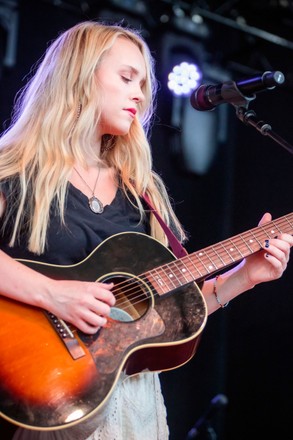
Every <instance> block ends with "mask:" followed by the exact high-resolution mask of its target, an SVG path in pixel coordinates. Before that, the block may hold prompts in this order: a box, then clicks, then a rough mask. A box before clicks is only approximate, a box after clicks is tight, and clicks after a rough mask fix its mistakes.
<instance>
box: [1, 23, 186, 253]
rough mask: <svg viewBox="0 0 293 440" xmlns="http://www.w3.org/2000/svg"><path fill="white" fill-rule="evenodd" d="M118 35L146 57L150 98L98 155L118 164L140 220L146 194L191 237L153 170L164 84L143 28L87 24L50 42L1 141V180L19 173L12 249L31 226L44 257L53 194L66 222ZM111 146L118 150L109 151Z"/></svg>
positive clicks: (31, 245)
mask: <svg viewBox="0 0 293 440" xmlns="http://www.w3.org/2000/svg"><path fill="white" fill-rule="evenodd" d="M118 37H124V38H127V39H129V40H130V41H132V42H133V43H134V44H136V45H137V47H138V48H139V49H140V51H141V53H142V55H143V57H144V59H145V65H146V72H147V76H146V82H145V84H144V90H143V92H144V95H145V100H144V102H143V103H140V104H139V118H135V120H134V122H133V123H132V125H131V128H130V131H129V133H128V134H127V135H125V136H113V137H111V138H109V137H106V136H105V140H104V147H106V148H104V149H102V151H92V152H91V153H92V155H93V157H96V159H97V161H101V160H103V161H104V162H106V163H107V164H108V165H109V166H112V167H114V168H115V169H116V171H117V173H118V174H119V176H120V179H121V182H122V187H123V189H124V191H125V193H127V192H129V191H130V193H131V194H132V195H133V196H134V198H135V200H136V203H137V206H138V209H139V210H140V213H141V218H143V216H144V215H145V214H144V209H143V206H142V203H141V199H140V197H141V196H142V195H143V194H144V193H146V194H148V195H149V197H150V199H151V201H152V203H153V206H154V207H155V208H156V210H157V211H158V212H160V214H161V216H162V217H163V218H164V220H165V221H166V223H167V224H168V225H170V224H171V225H172V228H173V230H174V232H175V233H176V234H177V236H178V237H179V238H180V240H183V239H184V238H185V235H184V231H183V229H182V227H181V225H180V223H179V221H178V219H177V217H176V216H175V214H174V211H173V209H172V207H171V204H170V201H169V198H168V195H167V191H166V188H165V186H164V184H163V182H162V180H161V178H160V177H159V176H158V175H157V174H156V173H155V172H154V171H153V170H152V157H151V151H150V145H149V142H148V139H147V136H148V132H149V128H150V125H151V122H152V115H153V113H154V97H155V94H156V89H157V83H156V80H155V76H154V62H153V58H152V56H151V54H150V51H149V49H148V46H147V45H146V43H145V42H144V40H143V38H142V37H141V36H140V35H139V33H138V32H137V31H133V30H130V29H125V28H124V27H122V26H120V25H110V26H109V25H106V24H103V23H97V22H94V21H93V22H92V21H86V22H83V23H80V24H78V25H76V26H74V27H72V28H71V29H69V30H68V31H65V32H64V33H62V34H61V35H60V36H59V37H58V38H57V39H56V40H55V41H54V42H53V43H52V44H51V45H50V46H49V48H48V49H47V51H46V53H45V55H44V57H43V59H42V60H41V61H40V62H39V65H38V69H37V70H36V73H35V75H34V76H33V77H32V78H31V80H30V81H29V82H28V84H27V86H26V87H25V88H24V89H23V90H22V91H21V93H20V94H19V96H18V99H17V101H16V105H15V110H14V114H13V120H12V124H11V126H10V128H9V129H8V130H7V131H6V132H5V133H4V134H3V136H2V138H1V139H0V181H3V180H5V179H11V178H12V179H13V178H16V177H18V178H19V194H18V196H17V197H18V200H17V205H18V208H17V210H16V217H15V223H14V228H13V232H12V236H11V240H10V246H13V245H14V244H15V242H16V240H17V239H18V237H19V234H20V231H21V229H22V228H23V226H24V224H25V226H26V227H27V228H28V237H29V241H28V249H29V250H30V251H32V252H35V253H38V254H40V253H42V252H44V250H45V246H46V232H47V228H48V224H49V220H50V207H51V205H52V201H53V200H54V199H55V200H56V202H57V207H58V209H59V213H60V218H61V221H62V223H64V206H65V199H66V192H67V185H68V179H69V176H70V173H71V171H72V168H73V165H74V162H75V161H76V160H77V161H80V162H81V163H83V164H86V159H85V158H86V153H87V151H88V148H89V145H90V144H91V143H90V140H91V139H93V138H94V135H95V132H96V128H97V124H98V123H99V109H100V102H101V101H100V99H101V98H100V96H99V90H98V87H97V86H96V84H95V71H96V69H97V68H98V66H99V63H101V61H102V57H103V55H104V54H105V53H106V52H107V51H108V50H109V49H110V48H111V47H112V46H113V44H114V43H115V41H116V39H117V38H118ZM107 145H108V146H109V145H110V146H111V147H112V148H111V149H107ZM102 147H103V145H102ZM24 213H26V217H25V215H24ZM7 215H9V212H8V213H7ZM27 221H28V224H27V223H26V222H27ZM6 222H7V217H6ZM150 222H151V235H152V236H153V237H155V238H157V239H158V240H160V241H162V242H163V243H165V244H167V243H166V237H165V235H164V233H163V231H162V229H161V227H160V226H159V224H158V222H157V220H156V219H155V218H154V216H153V215H151V216H150Z"/></svg>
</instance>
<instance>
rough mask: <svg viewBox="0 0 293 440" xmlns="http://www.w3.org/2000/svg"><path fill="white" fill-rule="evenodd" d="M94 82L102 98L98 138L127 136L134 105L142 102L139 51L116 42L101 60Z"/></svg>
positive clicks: (142, 64) (142, 63) (142, 66)
mask: <svg viewBox="0 0 293 440" xmlns="http://www.w3.org/2000/svg"><path fill="white" fill-rule="evenodd" d="M96 78H97V84H98V87H99V93H101V94H102V95H101V96H102V109H101V119H100V123H99V127H98V130H99V133H98V134H99V136H102V135H104V134H111V135H116V136H117V135H125V134H127V133H128V131H129V129H130V126H131V124H132V122H133V120H134V118H135V117H136V115H137V111H138V104H139V103H140V102H142V101H143V100H144V99H145V97H144V94H143V91H142V88H143V85H144V82H145V78H146V67H145V61H144V58H143V55H142V53H141V52H140V50H139V48H138V47H137V46H136V45H135V44H134V43H132V42H131V41H129V40H127V39H126V38H123V37H119V38H117V40H116V42H115V43H114V45H113V46H112V48H111V49H110V50H109V52H108V53H107V54H106V55H105V56H104V58H103V60H102V62H101V65H100V66H99V68H98V70H97V73H96Z"/></svg>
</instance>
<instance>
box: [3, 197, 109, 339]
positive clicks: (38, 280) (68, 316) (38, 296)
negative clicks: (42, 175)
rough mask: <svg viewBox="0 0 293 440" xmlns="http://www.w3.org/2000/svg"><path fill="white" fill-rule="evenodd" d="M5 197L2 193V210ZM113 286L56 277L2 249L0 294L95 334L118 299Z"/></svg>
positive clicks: (104, 322)
mask: <svg viewBox="0 0 293 440" xmlns="http://www.w3.org/2000/svg"><path fill="white" fill-rule="evenodd" d="M4 210H5V200H4V198H3V196H0V213H1V214H2V215H3V212H4ZM111 287H112V285H109V284H104V283H92V282H83V281H67V280H64V281H63V280H62V281H60V280H53V279H50V278H48V277H46V276H45V275H42V274H40V273H38V272H36V271H34V270H32V269H30V268H28V267H27V266H25V265H24V264H21V263H20V262H18V261H16V260H14V259H13V258H11V257H10V256H8V255H7V254H6V253H4V252H3V251H0V294H1V295H3V296H6V297H8V298H11V299H14V300H17V301H21V302H24V303H26V304H30V305H33V306H37V307H41V308H43V309H45V310H48V311H50V312H52V313H54V314H55V315H56V316H58V317H59V318H62V319H64V320H65V321H67V322H70V323H72V324H74V325H75V326H76V327H78V328H79V329H80V330H82V331H83V332H85V333H90V334H94V333H96V331H97V329H98V328H99V327H101V326H104V325H105V324H106V322H107V320H106V317H107V316H109V314H110V307H111V306H113V305H114V303H115V298H114V295H113V294H112V293H111V291H110V290H111Z"/></svg>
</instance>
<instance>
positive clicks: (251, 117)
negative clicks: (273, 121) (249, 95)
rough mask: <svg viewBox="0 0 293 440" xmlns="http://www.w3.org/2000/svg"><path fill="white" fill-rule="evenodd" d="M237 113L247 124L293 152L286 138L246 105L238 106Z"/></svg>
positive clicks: (292, 147)
mask: <svg viewBox="0 0 293 440" xmlns="http://www.w3.org/2000/svg"><path fill="white" fill-rule="evenodd" d="M236 115H237V117H238V118H239V119H240V121H241V122H243V123H244V124H246V125H251V126H252V127H254V128H255V129H256V130H258V131H259V132H260V133H261V134H262V135H263V136H268V137H270V138H271V139H273V140H274V141H275V142H277V143H278V144H279V145H281V147H283V148H285V149H286V150H287V151H288V152H289V153H291V154H293V146H292V145H290V144H289V143H288V142H287V141H286V140H285V139H283V138H282V137H281V136H279V135H278V134H277V133H275V132H274V131H273V130H272V127H271V126H270V125H269V124H267V123H266V122H264V121H261V120H258V119H257V117H256V113H255V112H254V111H253V110H248V109H247V108H245V107H236Z"/></svg>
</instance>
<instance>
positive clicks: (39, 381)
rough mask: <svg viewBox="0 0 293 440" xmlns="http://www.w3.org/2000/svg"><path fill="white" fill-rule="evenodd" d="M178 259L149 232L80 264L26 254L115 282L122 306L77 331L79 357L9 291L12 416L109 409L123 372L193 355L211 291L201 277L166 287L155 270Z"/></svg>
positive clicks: (2, 383) (34, 419)
mask: <svg viewBox="0 0 293 440" xmlns="http://www.w3.org/2000/svg"><path fill="white" fill-rule="evenodd" d="M174 260H175V257H174V256H173V254H172V253H171V252H170V251H169V250H168V249H167V248H165V247H164V246H163V245H162V244H160V243H159V242H158V241H156V240H154V239H152V238H150V237H148V236H146V235H144V234H139V233H122V234H118V235H115V236H113V237H110V238H109V239H108V240H105V241H104V242H103V243H102V244H101V245H100V246H98V247H97V248H96V249H95V251H94V252H92V253H91V254H90V255H89V256H88V257H87V258H86V259H85V260H83V261H82V262H80V263H78V264H75V265H71V266H56V265H50V264H44V263H37V262H33V261H24V260H22V261H21V262H22V263H24V264H26V265H27V266H29V267H31V268H33V269H34V270H36V271H38V272H41V273H43V274H45V275H47V276H49V277H51V278H54V279H75V280H83V281H101V282H110V281H112V282H114V285H115V286H114V287H116V286H117V288H116V289H113V291H114V290H115V291H116V293H115V296H116V306H115V308H114V310H113V316H112V317H111V318H110V319H109V320H108V323H107V326H106V327H104V328H102V329H100V330H99V331H98V332H97V333H96V334H95V335H93V336H91V335H86V334H83V333H82V332H80V331H77V330H76V329H71V331H72V333H73V340H74V342H75V344H77V345H78V347H79V349H80V350H81V351H82V355H79V356H78V357H76V358H74V356H72V353H70V349H68V346H66V345H65V344H64V341H63V340H62V337H60V334H59V333H58V331H56V329H55V327H54V326H53V325H52V323H51V321H50V319H49V318H48V316H47V314H46V313H45V312H44V311H43V310H40V309H37V308H34V307H31V306H27V305H24V304H22V303H18V302H16V301H13V300H9V299H7V298H5V297H4V296H0V319H1V323H2V324H1V327H0V348H1V356H0V414H1V415H2V417H4V418H5V419H6V420H8V421H10V422H12V423H15V424H17V425H20V426H24V427H27V428H30V429H39V430H51V429H61V428H65V427H68V426H71V425H74V424H76V423H79V422H81V421H82V420H85V419H86V418H88V417H89V416H91V415H93V414H94V413H96V412H97V411H99V410H100V409H101V408H102V406H103V405H104V404H105V403H106V401H107V399H108V398H109V397H110V395H111V393H112V391H113V390H114V387H115V386H116V384H117V382H118V380H119V377H120V375H121V373H122V372H123V374H124V373H125V374H127V375H133V374H137V373H139V372H141V371H144V370H150V371H162V370H168V369H173V368H177V367H179V366H180V365H183V364H184V363H186V362H187V361H188V360H189V359H190V358H191V357H192V356H193V355H194V353H195V350H196V346H197V344H198V341H199V338H198V337H199V335H200V333H201V332H202V330H203V328H204V325H205V323H206V319H207V309H206V304H205V301H204V299H203V296H202V294H201V292H200V290H199V288H198V286H197V285H196V284H195V283H194V282H190V283H188V284H186V285H184V286H183V287H180V288H177V289H176V290H174V291H170V293H168V294H164V295H162V294H158V292H157V290H156V288H154V284H153V283H152V282H151V280H150V277H149V276H148V275H146V274H148V271H152V270H153V269H155V268H157V267H159V266H161V265H166V264H168V263H169V262H170V263H172V262H173V261H174ZM140 274H143V275H140ZM120 285H121V286H122V285H124V290H120V289H119V286H120ZM125 286H126V288H125ZM134 291H135V293H136V294H135V295H134V294H133V292H134ZM137 292H138V295H137ZM137 298H139V301H138V300H137ZM125 304H126V305H127V308H126V307H125ZM119 305H121V308H120V306H119ZM122 305H123V306H122ZM3 323H5V324H3ZM70 344H71V342H69V345H70Z"/></svg>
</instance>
